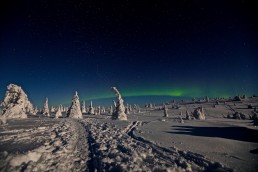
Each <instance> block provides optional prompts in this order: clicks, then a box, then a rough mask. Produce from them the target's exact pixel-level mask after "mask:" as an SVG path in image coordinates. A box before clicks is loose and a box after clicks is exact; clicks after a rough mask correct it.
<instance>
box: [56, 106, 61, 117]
mask: <svg viewBox="0 0 258 172" xmlns="http://www.w3.org/2000/svg"><path fill="white" fill-rule="evenodd" d="M59 117H62V111H61V106H58V108H57V111H56V114H55V118H59Z"/></svg>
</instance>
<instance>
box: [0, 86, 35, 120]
mask: <svg viewBox="0 0 258 172" xmlns="http://www.w3.org/2000/svg"><path fill="white" fill-rule="evenodd" d="M1 106H2V107H3V113H2V116H5V118H27V114H26V113H32V112H33V111H34V109H33V105H32V104H31V102H30V101H29V99H28V96H27V95H26V94H25V92H24V91H23V89H22V88H21V87H20V86H17V85H15V84H10V85H8V86H7V91H6V93H5V97H4V100H3V102H2V103H1Z"/></svg>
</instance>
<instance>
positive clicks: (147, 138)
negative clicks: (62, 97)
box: [0, 98, 258, 172]
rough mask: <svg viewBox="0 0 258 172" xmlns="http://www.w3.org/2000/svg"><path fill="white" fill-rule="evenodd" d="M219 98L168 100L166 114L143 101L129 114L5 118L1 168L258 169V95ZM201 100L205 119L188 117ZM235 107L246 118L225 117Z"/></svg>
mask: <svg viewBox="0 0 258 172" xmlns="http://www.w3.org/2000/svg"><path fill="white" fill-rule="evenodd" d="M215 104H216V102H215V101H212V102H208V103H184V102H183V103H182V102H181V103H179V109H175V108H172V104H169V105H167V108H168V115H169V116H168V117H167V118H165V117H163V115H164V114H163V110H159V107H158V106H156V108H154V107H153V108H141V112H140V113H138V112H136V111H135V112H130V114H128V115H127V117H128V120H127V121H119V120H112V119H111V115H109V114H102V115H88V114H83V119H71V118H59V119H54V118H47V117H41V118H39V117H36V116H35V117H33V116H30V118H27V119H8V120H7V125H2V126H0V171H243V172H245V171H258V128H257V127H256V126H254V125H253V121H252V120H249V116H248V115H251V114H252V111H254V109H248V104H252V106H253V107H257V106H258V99H257V98H249V99H246V100H242V101H238V102H226V104H224V102H223V100H221V101H220V103H219V105H215ZM214 105H215V107H214ZM200 106H203V108H204V112H205V113H206V120H186V119H185V114H186V110H188V111H189V112H193V109H194V108H196V107H200ZM235 111H237V112H241V113H244V114H245V115H246V116H247V119H246V120H238V119H228V118H225V117H224V116H227V115H228V114H233V113H234V112H235ZM181 112H182V119H183V122H182V120H181V119H180V117H181V115H180V113H181Z"/></svg>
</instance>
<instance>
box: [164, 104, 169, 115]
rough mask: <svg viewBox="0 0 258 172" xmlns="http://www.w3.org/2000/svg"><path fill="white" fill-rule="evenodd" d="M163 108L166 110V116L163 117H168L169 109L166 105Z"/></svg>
mask: <svg viewBox="0 0 258 172" xmlns="http://www.w3.org/2000/svg"><path fill="white" fill-rule="evenodd" d="M163 110H164V116H163V117H168V109H167V106H166V105H164V107H163Z"/></svg>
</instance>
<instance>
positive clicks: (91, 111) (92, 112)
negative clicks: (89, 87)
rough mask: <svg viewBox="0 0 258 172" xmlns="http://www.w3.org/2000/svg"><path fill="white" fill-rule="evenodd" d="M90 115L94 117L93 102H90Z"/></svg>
mask: <svg viewBox="0 0 258 172" xmlns="http://www.w3.org/2000/svg"><path fill="white" fill-rule="evenodd" d="M88 113H89V114H91V115H94V107H93V105H92V101H90V106H89V112H88Z"/></svg>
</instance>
